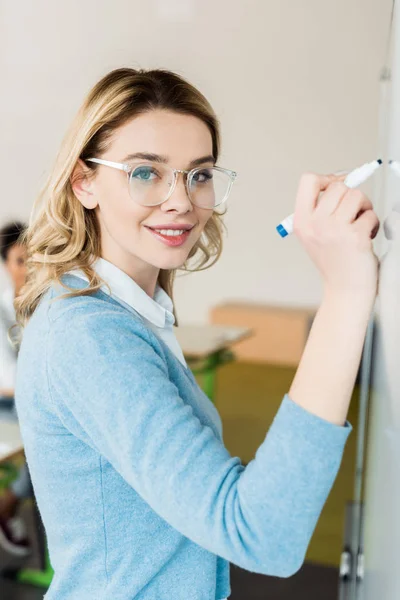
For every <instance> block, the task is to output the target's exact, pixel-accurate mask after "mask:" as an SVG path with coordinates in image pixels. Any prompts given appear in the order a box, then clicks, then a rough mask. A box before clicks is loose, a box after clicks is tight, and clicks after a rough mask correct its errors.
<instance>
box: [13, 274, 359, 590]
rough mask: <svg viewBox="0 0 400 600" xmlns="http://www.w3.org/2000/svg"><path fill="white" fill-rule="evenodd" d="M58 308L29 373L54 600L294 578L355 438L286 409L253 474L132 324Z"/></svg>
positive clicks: (153, 343)
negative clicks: (241, 572) (238, 579)
mask: <svg viewBox="0 0 400 600" xmlns="http://www.w3.org/2000/svg"><path fill="white" fill-rule="evenodd" d="M67 281H68V283H69V285H71V286H74V287H85V285H86V284H85V283H84V282H83V281H81V280H79V279H77V278H75V277H72V276H67ZM61 293H65V290H63V289H60V288H56V287H53V288H52V290H51V292H49V293H48V294H47V295H46V296H45V297H44V299H43V300H42V302H41V304H40V305H39V307H38V308H37V309H36V311H35V313H34V315H33V316H32V318H31V320H30V322H29V324H28V326H27V327H26V329H25V331H24V337H23V342H22V346H21V350H20V354H19V359H18V367H17V388H16V402H17V410H18V416H19V419H20V425H21V430H22V436H23V440H24V444H25V449H26V456H27V460H28V465H29V468H30V472H31V476H32V481H33V485H34V489H35V494H36V497H37V501H38V505H39V509H40V512H41V515H42V518H43V521H44V524H45V528H46V532H47V536H48V544H49V551H50V560H51V563H52V565H53V567H54V569H55V576H54V579H53V583H52V585H51V587H50V590H49V591H48V592H47V594H46V596H45V598H46V599H47V600H133V599H135V600H220V599H221V598H225V597H227V596H229V594H230V584H229V562H232V563H234V564H235V565H239V566H240V567H242V568H243V569H247V570H249V571H253V572H256V573H263V574H267V575H276V576H279V577H289V576H291V575H293V574H294V573H295V572H296V571H297V570H298V569H299V568H300V567H301V565H302V563H303V560H304V555H305V553H306V550H307V546H308V544H309V541H310V538H311V536H312V533H313V531H314V528H315V525H316V523H317V520H318V517H319V515H320V512H321V509H322V507H323V505H324V503H325V501H326V498H327V496H328V494H329V491H330V489H331V486H332V484H333V482H334V479H335V477H336V474H337V471H338V468H339V465H340V462H341V458H342V453H343V448H344V445H345V442H346V440H347V437H348V435H349V433H350V431H351V426H350V424H349V423H348V422H346V424H345V426H344V427H339V426H337V425H333V424H331V423H329V422H327V421H324V420H322V419H320V418H318V417H316V416H314V415H312V414H311V413H309V412H307V411H305V410H304V409H302V408H301V407H300V406H298V405H297V404H295V403H294V402H292V401H291V400H290V399H289V397H288V396H287V395H285V396H284V398H283V401H282V404H281V406H280V408H279V411H278V413H277V415H276V417H275V420H274V422H273V424H272V426H271V427H270V429H269V431H268V433H267V434H266V437H265V439H264V441H263V443H262V444H261V446H260V447H259V449H258V450H257V453H256V456H255V458H254V460H252V461H251V462H250V463H249V464H248V465H247V466H246V467H245V466H243V465H242V464H241V462H240V459H239V458H238V457H233V456H231V455H230V454H229V452H228V450H227V449H226V448H225V446H224V444H223V441H222V427H221V420H220V417H219V415H218V412H217V410H216V409H215V407H214V405H213V404H212V403H211V402H210V401H209V399H208V398H207V397H206V396H205V394H204V393H203V392H202V391H201V389H200V388H199V387H198V385H197V383H196V380H195V379H194V377H193V375H192V373H191V372H190V370H188V369H185V367H184V366H183V365H182V364H181V363H180V362H179V360H178V359H177V358H176V357H175V356H174V355H173V353H172V352H171V351H170V350H169V348H168V347H167V346H166V345H165V344H164V343H163V342H162V341H161V340H159V339H158V338H157V337H156V335H155V334H154V333H153V332H152V331H151V330H150V329H148V328H146V327H145V326H144V325H143V323H141V321H140V319H139V318H138V316H137V314H135V312H134V311H133V310H132V311H130V310H129V309H127V308H125V307H123V306H121V305H120V304H119V303H118V302H116V301H115V300H113V299H112V298H111V297H110V296H108V295H106V294H104V293H103V292H98V293H96V294H95V295H92V296H80V297H78V298H74V299H71V298H69V299H68V298H67V299H57V300H55V301H49V300H50V296H51V297H52V298H54V297H55V296H57V295H60V294H61ZM243 401H244V402H245V399H244V400H243ZM265 402H268V398H265Z"/></svg>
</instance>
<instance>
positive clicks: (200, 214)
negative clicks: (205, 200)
mask: <svg viewBox="0 0 400 600" xmlns="http://www.w3.org/2000/svg"><path fill="white" fill-rule="evenodd" d="M196 213H197V220H198V223H199V230H200V233H201V232H202V231H203V230H204V227H205V226H206V225H207V223H208V221H209V220H210V219H211V217H212V215H213V212H212V211H210V210H204V209H201V208H197V209H196Z"/></svg>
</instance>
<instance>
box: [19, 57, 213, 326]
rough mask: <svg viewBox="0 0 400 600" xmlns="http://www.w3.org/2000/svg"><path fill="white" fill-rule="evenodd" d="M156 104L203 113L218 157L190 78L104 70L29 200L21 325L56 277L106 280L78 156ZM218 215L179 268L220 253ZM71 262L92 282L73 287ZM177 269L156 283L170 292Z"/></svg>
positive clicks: (102, 146)
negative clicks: (76, 182)
mask: <svg viewBox="0 0 400 600" xmlns="http://www.w3.org/2000/svg"><path fill="white" fill-rule="evenodd" d="M155 109H166V110H170V111H175V112H177V113H180V114H185V115H192V116H195V117H198V118H199V119H201V120H202V121H203V122H204V123H205V124H206V126H207V127H208V129H209V131H210V133H211V136H212V146H213V156H214V158H215V161H217V160H218V155H219V149H220V131H219V123H218V120H217V117H216V115H215V113H214V111H213V109H212V107H211V106H210V104H209V102H208V101H207V100H206V98H205V97H204V96H203V95H202V94H201V93H200V92H199V91H198V90H197V89H196V88H195V87H194V86H192V85H191V84H190V83H189V82H187V81H186V80H185V79H183V78H182V77H181V76H179V75H177V74H176V73H172V72H170V71H166V70H162V69H154V70H144V69H141V70H135V69H130V68H121V69H115V70H113V71H111V72H110V73H108V74H107V75H105V76H104V77H103V78H102V79H101V80H100V81H99V82H98V83H97V84H96V85H95V86H94V87H93V88H92V89H91V91H90V92H89V93H88V95H87V96H86V98H85V100H84V102H83V104H82V106H81V108H80V109H79V111H78V113H77V115H76V116H75V119H74V121H73V122H72V125H71V127H70V129H69V130H68V132H67V134H66V136H65V138H64V140H63V142H62V145H61V148H60V151H59V153H58V156H57V158H56V161H55V165H54V167H53V170H52V172H51V174H50V176H49V177H48V180H47V182H46V184H45V186H44V188H43V190H42V191H41V193H40V195H39V197H38V198H37V200H36V202H35V204H34V207H33V211H32V214H31V218H30V221H29V226H28V228H27V230H26V232H25V235H24V238H23V243H25V244H26V247H27V253H28V261H27V267H28V268H27V280H26V284H25V286H24V287H23V288H22V290H21V293H20V295H19V296H18V298H17V299H16V300H15V308H16V313H17V322H18V323H19V325H20V326H22V327H23V326H24V325H25V324H26V323H27V321H28V320H29V318H30V317H31V315H32V314H33V312H34V310H35V308H36V307H37V305H38V303H39V302H40V299H41V298H42V296H43V294H45V293H46V291H47V290H48V288H49V287H50V286H51V285H52V283H53V282H57V283H59V284H61V285H63V286H64V287H65V288H66V289H67V290H68V292H69V293H67V294H66V296H76V295H82V294H85V295H87V294H92V293H94V292H96V291H97V290H98V289H99V288H100V287H101V286H102V285H103V284H104V282H103V281H102V280H101V279H100V277H99V276H98V275H97V274H96V272H95V271H94V269H93V262H94V260H95V259H96V258H97V257H98V256H100V251H101V240H100V231H99V227H98V223H97V218H96V215H95V212H94V211H93V210H88V209H86V208H84V207H83V206H82V204H81V203H80V202H79V200H78V199H77V198H76V197H75V194H74V193H73V190H72V186H71V176H72V174H73V171H74V168H75V165H76V163H77V161H78V159H82V160H83V161H85V160H87V159H88V158H89V157H91V156H101V154H102V153H103V152H105V151H106V149H107V147H108V145H109V142H110V137H111V135H112V133H113V132H114V131H115V130H116V129H117V128H119V127H121V126H122V125H124V124H125V123H126V122H127V121H129V120H130V119H132V118H134V117H136V116H138V115H140V114H143V113H146V112H149V111H151V110H155ZM86 164H87V166H88V168H90V169H93V170H95V169H96V168H97V166H96V165H95V164H94V163H86ZM89 165H90V167H89ZM92 165H93V166H92ZM221 217H222V214H221V213H217V212H214V213H213V214H212V216H211V218H210V219H209V221H208V222H207V224H206V226H205V229H204V231H203V233H202V235H201V237H200V239H199V240H198V242H197V243H196V245H195V246H194V247H193V248H192V250H191V252H190V254H189V256H188V259H187V261H186V262H185V264H184V265H182V267H181V270H183V271H199V270H204V269H207V268H209V267H211V266H212V265H213V264H215V262H216V261H217V260H218V259H219V257H220V255H221V252H222V231H223V222H222V218H221ZM191 259H194V263H195V264H194V266H193V267H190V266H189V262H191ZM75 268H78V269H81V270H82V271H84V273H85V274H86V276H87V277H88V279H89V286H88V287H87V288H85V289H84V290H76V289H75V290H73V289H71V288H69V287H68V286H66V285H65V283H63V282H62V280H61V277H62V276H63V275H64V274H66V273H67V272H68V271H70V270H71V269H75ZM175 275H176V270H175V269H174V270H160V274H159V278H158V283H159V285H160V286H161V287H162V288H163V289H164V290H165V291H166V292H167V294H168V295H169V296H171V298H172V297H173V282H174V278H175ZM64 297H65V296H64ZM175 318H176V315H175Z"/></svg>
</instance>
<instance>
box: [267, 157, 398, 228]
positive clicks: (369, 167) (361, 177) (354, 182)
mask: <svg viewBox="0 0 400 600" xmlns="http://www.w3.org/2000/svg"><path fill="white" fill-rule="evenodd" d="M393 162H394V161H393ZM381 164H382V160H381V159H380V158H378V160H373V161H372V162H369V163H365V165H362V166H361V167H358V168H357V169H354V171H351V172H350V173H349V174H348V175H347V177H346V179H345V180H344V183H345V185H347V187H349V188H355V187H357V186H358V185H361V184H362V183H364V181H366V180H367V179H369V177H371V175H372V174H373V173H375V171H376V170H377V169H379V167H380V166H381ZM293 221H294V214H291V215H290V216H289V217H286V219H284V220H283V221H281V223H279V225H278V226H277V228H276V230H277V232H278V233H279V235H280V236H281V237H283V238H284V237H286V236H287V235H290V234H291V233H293Z"/></svg>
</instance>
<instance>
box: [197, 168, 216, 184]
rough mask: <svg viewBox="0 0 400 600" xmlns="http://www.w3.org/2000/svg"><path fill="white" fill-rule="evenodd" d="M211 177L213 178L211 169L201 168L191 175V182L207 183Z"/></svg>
mask: <svg viewBox="0 0 400 600" xmlns="http://www.w3.org/2000/svg"><path fill="white" fill-rule="evenodd" d="M212 178H213V170H212V169H201V171H196V173H195V174H194V175H193V178H192V182H193V183H207V182H208V181H210V179H212Z"/></svg>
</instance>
